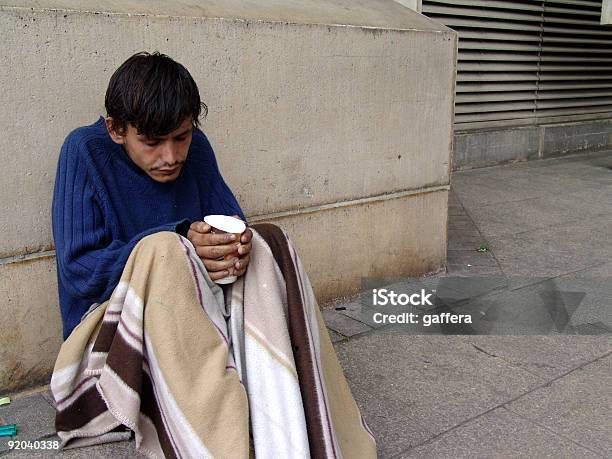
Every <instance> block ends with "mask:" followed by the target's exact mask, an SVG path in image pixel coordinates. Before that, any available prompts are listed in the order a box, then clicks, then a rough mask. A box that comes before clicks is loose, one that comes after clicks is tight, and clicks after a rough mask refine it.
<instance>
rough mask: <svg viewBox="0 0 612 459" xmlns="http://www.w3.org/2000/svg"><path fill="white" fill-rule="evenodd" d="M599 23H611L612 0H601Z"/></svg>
mask: <svg viewBox="0 0 612 459" xmlns="http://www.w3.org/2000/svg"><path fill="white" fill-rule="evenodd" d="M601 23H602V24H606V25H610V24H612V0H603V1H602V3H601Z"/></svg>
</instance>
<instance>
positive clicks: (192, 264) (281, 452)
mask: <svg viewBox="0 0 612 459" xmlns="http://www.w3.org/2000/svg"><path fill="white" fill-rule="evenodd" d="M202 106H203V104H201V102H200V96H199V93H198V89H197V86H196V84H195V82H194V80H193V79H192V77H191V75H189V72H187V70H186V69H185V68H184V67H183V66H182V65H180V64H178V63H177V62H175V61H173V60H172V59H170V58H169V57H167V56H165V55H161V54H158V53H155V54H148V53H139V54H136V55H134V56H132V57H131V58H129V59H128V60H127V61H126V62H125V63H124V64H123V65H121V66H120V67H119V69H118V70H117V71H116V72H115V73H114V75H113V76H112V78H111V81H110V83H109V87H108V90H107V93H106V109H107V117H106V118H100V119H99V120H98V121H97V122H95V123H94V124H92V125H90V126H85V127H82V128H79V129H76V130H75V131H73V132H72V133H70V135H68V137H67V138H66V141H65V142H64V145H63V147H62V150H61V153H60V158H59V162H58V169H57V177H56V183H55V191H54V196H53V209H52V217H53V236H54V240H55V245H56V253H57V273H58V288H59V297H60V308H61V314H62V320H63V323H64V338H65V339H66V340H65V342H64V344H63V345H62V348H61V350H60V353H59V355H58V358H57V361H56V365H55V369H54V372H53V376H52V379H51V391H52V393H53V396H54V399H55V403H56V409H57V414H56V429H57V432H58V435H59V437H60V438H61V440H62V444H63V445H64V446H87V445H92V444H96V443H104V442H108V441H117V440H122V439H126V438H129V437H130V435H131V433H132V432H133V434H134V436H135V439H136V447H137V448H138V449H139V450H140V451H141V452H143V453H144V454H146V455H147V456H149V457H162V456H163V457H193V458H196V457H197V458H206V457H227V458H244V457H249V456H252V455H253V454H256V455H257V456H261V457H296V458H297V457H304V458H306V457H316V458H318V457H339V456H340V457H342V456H343V457H363V458H369V457H374V456H375V455H376V446H375V442H374V439H373V437H372V435H371V432H370V431H369V429H368V427H367V425H366V424H365V421H364V420H363V418H362V417H361V414H360V412H359V409H358V407H357V405H356V403H355V401H354V400H353V398H352V395H351V393H350V389H349V387H348V384H347V382H346V380H345V378H344V376H343V374H342V369H341V367H340V365H339V363H338V361H337V358H336V356H335V353H334V350H333V347H332V345H331V341H330V339H329V335H328V334H327V330H326V328H325V323H324V322H323V319H322V317H321V313H320V311H319V308H318V305H317V303H316V299H315V298H314V294H313V292H312V288H311V287H310V283H309V280H308V277H307V276H306V274H305V272H304V271H303V268H302V265H301V262H300V260H299V258H298V256H297V253H296V251H295V249H294V248H293V246H292V244H291V242H290V240H289V239H288V238H287V237H286V234H285V233H284V232H283V231H282V230H281V229H280V228H278V227H276V226H274V225H270V224H260V225H255V226H253V230H252V231H251V230H250V229H247V231H246V232H245V233H243V234H242V236H241V237H240V240H239V241H238V240H235V237H234V235H232V234H212V233H211V232H210V229H211V228H210V227H209V226H208V225H206V224H205V223H204V222H202V221H201V219H202V218H203V216H205V215H209V214H224V215H235V216H237V217H239V218H241V219H243V220H244V219H245V217H244V214H243V212H242V210H241V208H240V206H239V205H238V203H237V202H236V199H235V197H234V195H233V194H232V192H231V191H230V189H229V188H228V186H227V185H226V184H225V182H224V181H223V178H222V177H221V174H220V173H219V169H218V167H217V163H216V160H215V156H214V153H213V151H212V148H211V146H210V144H209V142H208V140H207V138H206V136H205V135H204V133H203V132H202V131H201V130H200V129H199V128H198V119H199V116H200V112H201V107H202ZM236 251H238V256H237V257H229V259H227V260H226V259H225V258H227V257H226V255H230V254H233V253H235V252H236ZM224 257H225V258H224ZM247 267H248V271H247ZM232 274H233V275H236V276H237V277H238V280H237V281H236V282H235V283H234V284H233V285H231V286H228V287H226V288H225V290H224V289H222V287H220V286H219V285H217V284H216V283H215V280H219V279H221V278H223V277H226V276H227V275H232Z"/></svg>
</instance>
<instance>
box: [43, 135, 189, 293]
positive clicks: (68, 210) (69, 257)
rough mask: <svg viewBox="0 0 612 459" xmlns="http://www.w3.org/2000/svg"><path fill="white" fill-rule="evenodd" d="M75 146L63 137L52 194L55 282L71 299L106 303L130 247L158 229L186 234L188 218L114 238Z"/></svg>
mask: <svg viewBox="0 0 612 459" xmlns="http://www.w3.org/2000/svg"><path fill="white" fill-rule="evenodd" d="M78 148H79V147H78V145H75V142H74V141H72V140H71V139H70V137H69V138H68V139H67V140H66V142H65V143H64V145H63V147H62V151H61V153H60V159H59V163H58V168H57V176H56V181H55V189H54V194H53V207H52V226H53V238H54V242H55V248H56V256H57V267H58V281H59V282H61V284H62V286H63V287H64V289H65V290H66V291H67V292H69V293H70V294H71V295H72V296H74V297H76V298H83V299H89V300H91V302H101V301H105V300H106V299H108V298H109V297H110V295H111V294H112V291H113V290H114V288H115V287H116V286H117V283H118V282H119V279H120V278H121V273H122V272H123V268H124V266H125V263H126V261H127V259H128V257H129V255H130V252H131V251H132V249H133V248H134V246H135V245H136V244H137V243H138V241H140V240H141V239H142V238H143V237H145V236H148V235H149V234H153V233H156V232H159V231H175V232H179V233H184V232H186V228H188V226H189V222H188V221H187V220H181V221H177V222H172V223H168V224H165V225H161V226H158V227H155V228H150V229H148V230H146V231H144V232H142V233H140V234H138V235H136V236H134V237H133V238H131V239H130V240H119V239H116V238H113V237H112V235H111V234H110V229H109V228H108V226H107V224H106V223H105V222H106V221H107V219H106V218H105V215H104V206H103V204H102V202H101V200H100V199H99V197H98V196H97V195H96V192H95V186H94V184H93V183H92V179H91V177H90V174H88V171H87V165H86V161H85V160H83V158H82V157H80V156H79V154H78Z"/></svg>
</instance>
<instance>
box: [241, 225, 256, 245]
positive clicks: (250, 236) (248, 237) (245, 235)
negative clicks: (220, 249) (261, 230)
mask: <svg viewBox="0 0 612 459" xmlns="http://www.w3.org/2000/svg"><path fill="white" fill-rule="evenodd" d="M251 239H253V231H251V228H247V229H246V230H245V231H244V233H242V236H241V237H240V242H242V243H243V244H246V243H247V242H251Z"/></svg>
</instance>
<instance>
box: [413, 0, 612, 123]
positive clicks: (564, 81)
mask: <svg viewBox="0 0 612 459" xmlns="http://www.w3.org/2000/svg"><path fill="white" fill-rule="evenodd" d="M423 14H425V15H427V16H429V17H431V18H432V19H435V20H437V21H439V22H441V23H443V24H445V25H447V26H449V27H450V28H452V29H454V30H456V31H457V32H458V34H459V62H458V69H457V97H456V103H455V123H456V124H455V129H457V130H466V129H472V128H486V127H496V126H509V125H525V124H538V123H544V122H554V121H572V120H584V119H598V118H609V117H612V27H610V26H601V25H600V24H599V21H600V16H601V0H599V1H595V0H545V1H542V0H539V1H535V0H518V1H503V0H455V1H442V0H440V1H431V0H423Z"/></svg>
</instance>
